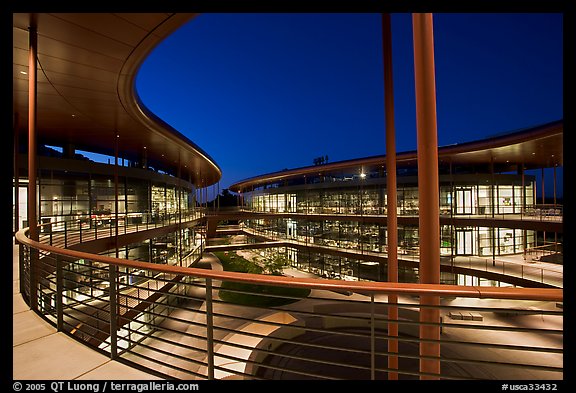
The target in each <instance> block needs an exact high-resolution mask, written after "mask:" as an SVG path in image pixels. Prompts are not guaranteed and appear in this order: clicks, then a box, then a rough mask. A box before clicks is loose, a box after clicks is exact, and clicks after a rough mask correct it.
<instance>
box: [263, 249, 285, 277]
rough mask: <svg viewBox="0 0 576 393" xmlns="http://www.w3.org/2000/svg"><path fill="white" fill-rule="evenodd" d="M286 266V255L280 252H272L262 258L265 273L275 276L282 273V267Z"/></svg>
mask: <svg viewBox="0 0 576 393" xmlns="http://www.w3.org/2000/svg"><path fill="white" fill-rule="evenodd" d="M286 266H288V260H287V259H286V256H285V255H283V254H280V253H277V254H273V255H271V256H269V257H268V258H265V259H264V270H265V271H266V273H267V274H272V275H275V276H280V275H282V269H283V268H284V267H286Z"/></svg>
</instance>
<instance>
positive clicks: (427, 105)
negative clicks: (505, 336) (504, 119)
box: [412, 13, 440, 379]
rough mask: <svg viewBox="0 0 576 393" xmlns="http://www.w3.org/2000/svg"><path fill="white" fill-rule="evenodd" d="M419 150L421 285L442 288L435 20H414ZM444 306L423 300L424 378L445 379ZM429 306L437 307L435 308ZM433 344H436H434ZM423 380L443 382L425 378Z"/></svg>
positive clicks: (431, 298)
mask: <svg viewBox="0 0 576 393" xmlns="http://www.w3.org/2000/svg"><path fill="white" fill-rule="evenodd" d="M412 22H413V29H414V33H413V34H414V77H415V86H416V127H417V136H418V138H417V139H418V141H417V142H418V143H417V146H418V147H417V150H418V197H419V234H420V265H419V266H420V268H419V272H420V282H421V283H423V284H439V283H440V197H439V182H438V181H439V178H438V137H437V129H436V82H435V75H434V37H433V25H432V14H429V13H427V14H412ZM439 304H440V298H439V297H438V296H421V297H420V305H421V306H423V307H421V308H420V323H421V325H420V339H421V340H422V341H421V342H420V356H421V358H420V372H422V373H431V374H440V343H439V340H440V326H439V322H440V311H439V309H438V308H436V306H438V305H439ZM429 306H432V307H431V308H429ZM429 340H432V341H429ZM420 379H438V377H436V376H429V375H421V376H420Z"/></svg>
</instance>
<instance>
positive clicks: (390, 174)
mask: <svg viewBox="0 0 576 393" xmlns="http://www.w3.org/2000/svg"><path fill="white" fill-rule="evenodd" d="M382 45H383V53H384V109H385V110H384V114H385V116H386V196H387V213H386V227H387V232H388V241H387V242H386V243H387V246H388V261H387V263H388V281H389V282H398V219H397V217H396V215H397V210H396V206H397V204H398V203H397V199H396V198H397V196H396V135H395V134H396V130H395V126H394V89H393V78H392V27H391V22H390V14H382ZM397 304H398V295H395V294H394V295H392V294H391V295H388V305H389V306H388V319H389V320H390V321H391V322H388V352H389V354H388V368H390V369H398V356H396V355H392V354H393V353H398V340H395V339H393V337H398V324H397V323H395V322H394V321H397V320H398V307H397ZM388 379H398V373H395V372H388Z"/></svg>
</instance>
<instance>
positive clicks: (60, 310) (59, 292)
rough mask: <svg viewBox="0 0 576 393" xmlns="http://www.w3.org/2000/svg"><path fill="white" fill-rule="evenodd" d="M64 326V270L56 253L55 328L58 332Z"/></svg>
mask: <svg viewBox="0 0 576 393" xmlns="http://www.w3.org/2000/svg"><path fill="white" fill-rule="evenodd" d="M63 326H64V271H63V264H62V258H61V257H60V256H59V255H56V328H57V329H58V331H59V332H61V331H62V330H63Z"/></svg>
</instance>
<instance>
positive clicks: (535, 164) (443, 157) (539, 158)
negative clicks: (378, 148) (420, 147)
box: [230, 120, 564, 192]
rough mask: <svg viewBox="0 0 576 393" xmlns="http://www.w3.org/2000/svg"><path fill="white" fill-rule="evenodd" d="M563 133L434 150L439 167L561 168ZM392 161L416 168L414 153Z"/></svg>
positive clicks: (259, 180)
mask: <svg viewBox="0 0 576 393" xmlns="http://www.w3.org/2000/svg"><path fill="white" fill-rule="evenodd" d="M563 134H564V122H563V120H558V121H555V122H551V123H547V124H543V125H539V126H536V127H533V128H529V129H524V130H520V131H516V132H511V133H507V134H503V135H499V136H495V137H490V138H486V139H482V140H479V141H473V142H466V143H462V144H453V145H448V146H442V147H439V148H438V160H439V161H440V163H441V164H442V163H444V164H454V165H472V166H477V167H478V166H486V167H488V166H489V165H491V164H493V165H494V167H495V168H496V169H495V171H499V172H506V171H511V170H514V169H516V168H517V167H518V165H522V166H523V167H524V169H537V168H548V167H554V166H562V163H563ZM396 162H397V164H398V165H402V166H404V167H408V166H416V165H417V164H418V156H417V151H409V152H403V153H398V154H397V155H396ZM385 166H386V156H385V155H380V156H372V157H366V158H358V159H352V160H346V161H338V162H333V163H329V164H324V165H314V166H308V167H302V168H296V169H290V170H285V171H279V172H274V173H269V174H265V175H260V176H255V177H252V178H249V179H246V180H242V181H240V182H237V183H235V184H233V185H232V186H230V189H231V190H232V191H235V192H238V191H242V190H246V189H250V188H252V187H258V186H260V185H263V184H267V183H272V182H277V181H282V180H288V179H291V178H297V177H302V176H316V175H319V174H328V173H330V172H338V171H342V170H350V169H353V168H358V167H363V168H364V169H365V170H369V168H373V167H385Z"/></svg>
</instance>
